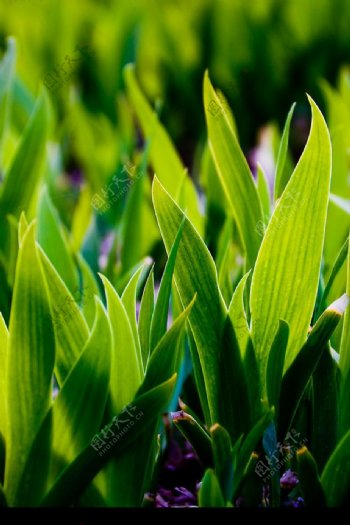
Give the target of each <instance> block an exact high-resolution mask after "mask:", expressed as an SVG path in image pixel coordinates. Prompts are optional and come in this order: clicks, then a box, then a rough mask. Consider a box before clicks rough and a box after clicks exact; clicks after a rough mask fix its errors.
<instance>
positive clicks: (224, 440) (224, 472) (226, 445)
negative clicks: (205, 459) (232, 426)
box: [210, 423, 234, 501]
mask: <svg viewBox="0 0 350 525" xmlns="http://www.w3.org/2000/svg"><path fill="white" fill-rule="evenodd" d="M210 435H211V439H212V448H213V455H214V464H215V472H216V475H217V477H218V480H219V482H220V487H221V490H222V493H223V495H224V498H225V500H226V501H228V500H230V499H231V498H232V491H233V477H234V473H233V461H232V453H231V451H232V443H231V439H230V436H229V434H228V432H227V431H226V430H225V428H224V427H222V426H221V425H218V424H217V423H216V424H215V425H213V426H212V427H211V429H210Z"/></svg>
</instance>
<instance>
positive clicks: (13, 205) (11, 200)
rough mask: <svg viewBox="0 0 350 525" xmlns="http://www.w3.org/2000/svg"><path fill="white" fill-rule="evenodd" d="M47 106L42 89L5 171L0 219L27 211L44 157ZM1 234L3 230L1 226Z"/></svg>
mask: <svg viewBox="0 0 350 525" xmlns="http://www.w3.org/2000/svg"><path fill="white" fill-rule="evenodd" d="M48 127H49V107H48V100H47V96H46V95H45V93H43V94H42V95H41V96H40V98H39V99H38V101H37V104H36V106H35V109H34V111H33V114H32V116H31V118H30V120H29V122H28V124H27V126H26V128H25V130H24V133H23V136H22V139H21V142H20V145H19V147H18V149H17V151H16V153H15V156H14V158H13V161H12V164H11V166H10V168H9V170H8V172H7V174H6V177H5V180H4V183H3V185H2V191H1V196H0V210H1V220H3V218H4V217H5V216H6V215H7V214H12V215H15V216H16V217H19V215H20V213H21V212H22V211H23V210H25V211H28V210H29V207H30V204H31V203H32V201H33V199H34V198H35V197H36V193H37V188H38V185H39V181H40V176H41V167H42V164H43V160H44V158H45V147H46V141H47V137H48ZM1 233H2V235H1V237H3V236H4V234H5V232H4V231H3V230H1Z"/></svg>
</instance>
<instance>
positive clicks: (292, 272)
mask: <svg viewBox="0 0 350 525" xmlns="http://www.w3.org/2000/svg"><path fill="white" fill-rule="evenodd" d="M309 101H310V104H311V108H312V124H311V130H310V135H309V139H308V142H307V144H306V146H305V150H304V152H303V155H302V156H301V158H300V160H299V162H298V164H297V166H296V168H295V170H294V173H293V175H292V177H291V179H290V181H289V182H288V184H287V186H286V188H285V190H284V192H283V195H282V197H281V198H280V200H279V202H278V204H277V206H276V209H275V211H274V213H273V216H272V218H271V220H270V223H269V225H268V228H267V230H266V233H265V236H264V239H263V242H262V245H261V248H260V251H259V255H258V259H257V262H256V266H255V269H254V273H253V279H252V286H251V295H250V310H251V316H252V337H253V341H254V346H255V350H256V353H257V357H258V360H259V364H260V373H261V377H262V387H263V392H264V393H265V391H266V385H265V374H266V366H267V359H268V351H269V349H270V347H271V344H272V341H273V338H274V336H275V333H276V330H277V328H278V322H279V320H280V319H284V320H285V321H286V322H287V323H288V325H289V328H290V336H289V341H288V348H287V352H286V363H285V367H287V366H288V365H290V363H291V362H292V360H293V358H294V357H295V356H296V354H297V352H298V350H299V349H300V347H301V345H302V344H303V342H304V341H305V338H306V336H307V332H308V328H309V326H310V321H311V317H312V312H313V308H314V304H315V299H316V295H317V288H318V277H319V273H320V266H321V257H322V246H323V238H324V228H325V221H326V212H327V204H328V194H329V184H330V174H331V170H330V155H331V147H330V139H329V133H328V130H327V126H326V123H325V122H324V119H323V117H322V114H321V112H320V110H319V109H318V107H317V106H316V104H315V103H314V102H313V100H312V99H309Z"/></svg>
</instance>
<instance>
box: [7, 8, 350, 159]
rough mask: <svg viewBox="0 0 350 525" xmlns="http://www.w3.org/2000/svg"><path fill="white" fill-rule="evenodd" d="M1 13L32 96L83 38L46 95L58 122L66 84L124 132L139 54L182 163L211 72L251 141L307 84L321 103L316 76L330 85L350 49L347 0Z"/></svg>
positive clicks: (102, 121) (104, 122)
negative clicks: (128, 88)
mask: <svg viewBox="0 0 350 525" xmlns="http://www.w3.org/2000/svg"><path fill="white" fill-rule="evenodd" d="M0 9H1V16H0V36H1V47H2V48H4V47H5V37H6V36H8V35H14V36H16V38H17V39H18V43H19V48H20V55H19V61H18V72H19V76H20V78H21V80H22V81H23V83H24V84H25V85H26V86H27V87H29V89H30V91H31V94H33V93H36V91H37V90H38V88H39V85H40V83H41V82H42V81H43V79H44V78H45V76H46V75H48V74H49V73H51V72H53V70H54V69H55V68H59V67H60V65H61V64H62V63H63V62H64V61H65V57H66V56H68V57H70V58H72V59H74V58H76V56H74V53H75V49H76V46H77V45H78V46H81V47H82V48H83V47H84V46H87V47H86V48H85V53H84V57H85V59H86V60H81V61H79V62H76V63H75V65H76V67H75V68H74V72H73V74H72V75H71V80H70V81H69V83H67V84H65V85H64V86H60V87H59V89H58V90H57V93H55V96H53V99H54V102H55V104H57V106H58V109H59V116H60V118H63V117H67V114H69V111H68V109H67V107H66V102H65V100H66V99H65V94H66V91H67V89H69V85H71V86H74V88H75V90H77V91H78V93H79V96H81V99H82V100H83V102H84V108H85V109H86V110H87V112H88V115H89V116H94V118H95V119H96V121H97V122H98V125H99V126H101V128H102V129H103V130H104V133H107V134H108V133H112V129H113V127H114V126H116V124H117V129H120V121H121V120H123V108H122V106H123V99H122V97H121V96H120V95H119V97H118V94H120V93H122V87H123V81H122V69H123V66H124V65H125V64H126V63H127V62H135V63H136V67H137V75H138V78H139V80H140V82H141V86H142V88H143V89H144V91H145V93H146V94H147V96H148V97H149V99H150V100H151V101H153V102H154V101H156V100H157V99H160V100H162V103H163V107H162V112H161V119H162V121H163V122H164V123H165V125H166V129H167V130H168V131H169V133H170V135H171V136H172V138H173V139H174V140H175V143H176V145H177V146H178V147H179V150H180V152H181V155H182V157H183V158H184V159H185V161H186V162H185V164H186V165H191V163H192V161H193V155H194V151H195V147H196V144H197V143H198V139H199V138H200V137H202V135H203V124H204V116H203V108H202V100H201V98H200V97H199V96H198V94H199V93H201V90H202V79H203V73H204V70H205V69H206V68H209V71H210V73H211V77H212V80H213V83H214V85H217V86H218V87H220V88H221V89H222V91H223V92H224V93H225V95H226V97H227V98H228V100H229V102H230V104H231V105H232V108H233V112H234V115H235V117H236V120H237V126H238V130H239V134H240V139H241V143H242V145H243V148H244V149H246V148H247V147H250V146H252V145H253V144H254V143H255V141H256V136H255V133H256V130H257V129H258V128H259V127H260V126H261V125H262V124H265V123H266V122H267V121H270V120H271V119H272V120H274V119H275V120H276V121H277V122H278V123H279V124H282V122H283V121H284V118H285V115H286V113H287V111H288V109H289V107H290V105H291V102H292V101H293V100H297V101H298V100H299V99H302V100H303V104H304V107H307V104H306V102H305V100H304V97H303V95H304V93H305V91H307V92H309V93H310V94H311V96H313V97H314V98H315V99H319V98H320V88H319V80H320V79H321V78H325V79H327V80H329V81H330V82H331V83H334V82H335V80H336V77H337V74H338V71H339V66H340V65H341V64H344V63H347V62H348V61H349V56H350V33H349V31H348V21H349V19H350V4H349V2H347V1H346V0H283V1H281V0H264V1H261V0H251V1H249V2H244V1H242V0H190V1H188V0H187V1H185V0H176V1H174V0H83V1H77V0H1V2H0ZM72 96H73V95H72ZM118 99H119V100H118ZM299 111H302V109H299ZM124 138H125V135H124ZM105 153H106V152H105ZM111 156H112V155H111Z"/></svg>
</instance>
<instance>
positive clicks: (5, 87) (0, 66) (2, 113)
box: [0, 38, 16, 170]
mask: <svg viewBox="0 0 350 525" xmlns="http://www.w3.org/2000/svg"><path fill="white" fill-rule="evenodd" d="M15 65H16V41H15V39H14V38H8V39H7V50H6V53H5V55H4V56H3V58H2V61H1V63H0V170H1V169H2V168H3V156H4V148H3V142H4V136H5V132H6V129H7V125H8V118H9V114H10V103H11V91H12V85H13V79H14V74H15Z"/></svg>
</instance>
